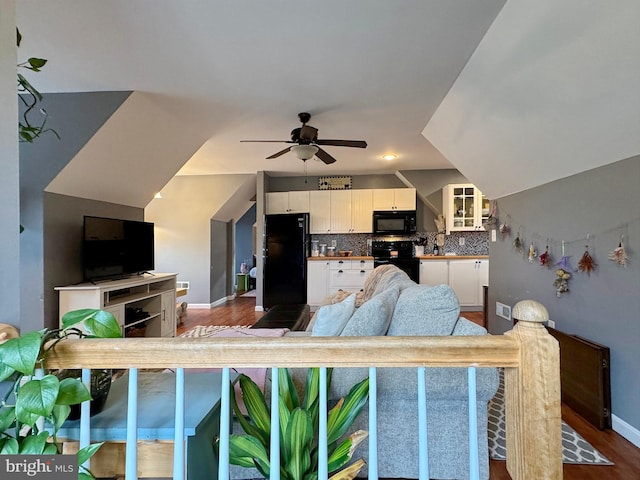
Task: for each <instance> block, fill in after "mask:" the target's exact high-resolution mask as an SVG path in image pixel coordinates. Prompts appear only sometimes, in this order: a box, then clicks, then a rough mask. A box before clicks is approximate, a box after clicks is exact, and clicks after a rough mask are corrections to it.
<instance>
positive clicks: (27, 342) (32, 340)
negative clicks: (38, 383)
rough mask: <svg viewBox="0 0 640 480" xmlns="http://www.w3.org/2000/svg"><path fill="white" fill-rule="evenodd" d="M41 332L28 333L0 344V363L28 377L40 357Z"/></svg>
mask: <svg viewBox="0 0 640 480" xmlns="http://www.w3.org/2000/svg"><path fill="white" fill-rule="evenodd" d="M42 338H43V332H41V331H39V332H29V333H25V334H24V335H22V336H20V337H18V338H12V339H10V340H7V341H6V342H4V343H2V344H0V361H2V364H3V365H5V366H6V367H11V368H13V369H14V370H17V371H18V372H20V373H22V374H23V375H30V374H31V373H33V371H34V370H35V368H36V362H37V361H38V356H39V355H40V348H41V346H42Z"/></svg>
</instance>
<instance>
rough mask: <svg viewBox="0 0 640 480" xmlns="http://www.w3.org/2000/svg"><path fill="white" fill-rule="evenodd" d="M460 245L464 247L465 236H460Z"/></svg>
mask: <svg viewBox="0 0 640 480" xmlns="http://www.w3.org/2000/svg"><path fill="white" fill-rule="evenodd" d="M458 245H460V246H461V247H464V237H460V238H459V239H458Z"/></svg>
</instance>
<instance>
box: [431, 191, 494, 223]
mask: <svg viewBox="0 0 640 480" xmlns="http://www.w3.org/2000/svg"><path fill="white" fill-rule="evenodd" d="M442 205H443V208H444V216H445V221H446V229H447V232H446V233H447V234H449V233H450V232H457V231H469V230H483V229H484V227H483V226H482V224H483V222H484V221H485V220H486V219H487V217H488V216H489V200H488V199H487V198H486V197H485V196H484V195H483V194H482V192H481V191H480V190H478V189H477V188H476V187H475V186H474V185H472V184H470V183H463V184H450V185H446V186H445V187H444V188H443V189H442Z"/></svg>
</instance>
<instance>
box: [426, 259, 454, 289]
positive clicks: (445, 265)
mask: <svg viewBox="0 0 640 480" xmlns="http://www.w3.org/2000/svg"><path fill="white" fill-rule="evenodd" d="M419 278H420V285H429V286H431V287H433V286H436V285H442V284H444V285H449V261H448V260H444V259H443V260H420V277H419Z"/></svg>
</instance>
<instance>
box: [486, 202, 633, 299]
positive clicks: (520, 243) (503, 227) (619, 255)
mask: <svg viewBox="0 0 640 480" xmlns="http://www.w3.org/2000/svg"><path fill="white" fill-rule="evenodd" d="M497 209H498V204H497V201H495V200H493V201H492V202H491V215H490V218H491V221H490V222H489V221H487V222H485V224H484V228H485V230H493V229H495V228H496V225H497V227H498V228H497V229H498V231H499V232H500V233H501V234H502V238H503V239H505V238H506V237H508V236H510V235H511V215H509V214H508V213H506V214H505V220H504V221H503V222H500V221H499V220H498V216H497ZM637 221H640V217H639V218H636V219H633V220H630V221H629V222H626V223H624V224H622V225H620V226H618V227H615V228H610V229H608V230H604V231H600V232H598V235H604V234H606V233H611V232H615V231H625V230H627V229H628V227H629V225H630V224H631V223H633V222H637ZM532 237H534V238H535V237H539V238H544V237H543V236H542V235H539V234H536V233H535V232H533V233H532ZM590 239H591V234H587V237H586V242H585V243H584V248H585V251H584V253H583V254H582V257H581V258H580V260H579V262H578V268H575V269H574V268H573V267H572V265H571V255H567V254H566V252H565V246H566V245H567V244H574V243H577V242H583V241H585V238H578V239H575V240H571V241H565V240H562V247H561V248H562V256H561V258H560V260H559V261H558V262H556V263H553V259H552V257H551V253H550V252H549V244H550V243H551V241H550V238H549V237H547V242H546V246H545V249H544V252H543V253H541V254H540V255H538V252H537V250H536V247H535V244H534V242H533V241H531V242H529V249H528V254H527V258H528V260H529V263H531V264H533V263H535V259H536V258H538V263H539V265H540V266H542V267H546V268H549V266H550V265H552V264H553V265H554V266H556V267H559V268H557V269H556V270H555V280H554V282H553V286H554V287H555V289H556V295H557V296H558V297H561V296H562V295H563V294H564V293H567V292H569V280H570V279H571V278H572V273H574V272H582V273H586V274H587V276H589V277H590V276H591V272H593V271H595V270H596V267H597V266H598V264H597V263H596V262H595V260H594V259H593V257H592V256H591V254H590V253H589V241H590ZM623 240H624V235H623V234H622V233H621V234H620V240H619V242H618V246H617V247H616V248H614V249H613V250H612V251H610V252H609V253H608V255H607V258H608V259H609V260H610V261H613V262H615V263H616V265H618V266H620V267H623V268H627V265H628V263H629V257H628V256H627V252H626V250H625V248H624V242H623ZM524 245H525V242H524V240H523V238H522V237H521V236H520V228H518V230H517V233H516V237H515V238H514V240H513V242H512V246H513V248H514V250H515V251H516V252H518V254H519V255H521V256H522V255H524Z"/></svg>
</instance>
